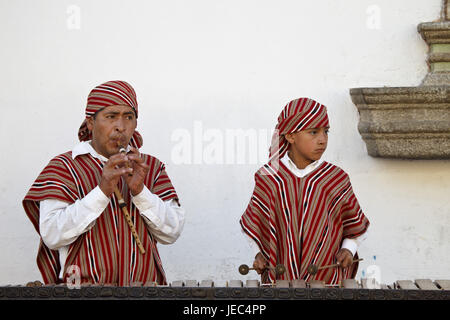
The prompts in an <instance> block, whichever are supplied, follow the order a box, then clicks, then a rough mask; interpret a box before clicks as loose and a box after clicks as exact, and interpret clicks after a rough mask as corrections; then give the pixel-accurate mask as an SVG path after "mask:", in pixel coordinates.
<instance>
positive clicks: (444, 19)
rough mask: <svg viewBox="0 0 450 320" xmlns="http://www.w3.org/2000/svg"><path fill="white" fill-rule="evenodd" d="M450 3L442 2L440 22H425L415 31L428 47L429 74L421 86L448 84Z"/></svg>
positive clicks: (449, 73)
mask: <svg viewBox="0 0 450 320" xmlns="http://www.w3.org/2000/svg"><path fill="white" fill-rule="evenodd" d="M449 18H450V1H449V0H443V5H442V12H441V20H440V21H438V22H425V23H421V24H419V25H418V27H417V30H418V31H419V33H420V34H421V36H422V38H423V39H424V40H425V42H426V43H427V44H428V45H429V47H430V51H429V53H428V60H427V62H428V66H429V68H430V69H429V73H428V74H427V76H426V77H425V78H424V80H423V82H422V85H424V86H435V85H448V84H449V83H450V81H449V80H450V20H449Z"/></svg>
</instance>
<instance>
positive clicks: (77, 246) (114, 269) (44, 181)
mask: <svg viewBox="0 0 450 320" xmlns="http://www.w3.org/2000/svg"><path fill="white" fill-rule="evenodd" d="M142 156H143V158H144V160H145V163H146V164H147V165H149V166H150V171H149V174H148V176H147V177H146V179H145V181H144V183H145V185H146V186H147V187H148V189H149V190H150V191H151V192H152V193H154V194H156V195H158V196H159V197H160V198H161V199H162V200H163V201H167V200H170V199H177V201H178V197H177V194H176V192H175V189H174V187H173V186H172V183H171V181H170V179H169V177H168V175H167V173H166V171H165V166H164V164H163V163H161V162H160V161H159V160H158V159H156V158H154V157H152V156H150V155H145V154H142ZM102 168H103V164H102V162H101V161H100V160H98V159H96V158H94V157H92V156H91V155H90V154H84V155H80V156H77V157H76V158H75V159H72V153H71V151H69V152H66V153H64V154H61V155H59V156H57V157H55V158H53V159H52V160H51V161H50V162H49V164H48V165H47V166H46V167H45V168H44V169H43V171H42V172H41V173H40V175H39V176H38V178H37V179H36V181H35V182H34V183H33V185H32V187H31V188H30V190H29V191H28V193H27V195H26V196H25V198H24V200H23V207H24V209H25V212H26V214H27V216H28V217H29V219H30V220H31V222H32V223H33V225H34V227H35V229H36V231H37V232H38V233H39V202H40V201H42V200H44V199H57V200H61V201H65V202H67V203H69V204H70V203H74V202H75V201H76V200H78V199H82V198H83V197H84V196H85V195H87V194H88V193H89V192H90V191H91V190H92V189H93V188H95V187H96V186H97V185H98V184H99V182H100V179H101V173H102ZM119 190H121V192H122V195H123V198H124V200H125V201H126V203H127V205H128V211H129V213H130V215H131V217H132V220H133V222H134V224H135V226H136V231H137V233H138V234H139V236H140V238H141V241H142V244H143V246H144V248H145V250H146V253H145V254H141V253H140V252H139V250H138V247H137V244H136V242H135V240H134V238H133V236H132V234H131V231H130V228H129V227H128V225H127V223H126V220H125V217H124V215H123V213H122V211H121V209H120V208H119V205H118V200H117V198H116V196H115V195H114V194H113V195H112V196H111V198H110V203H109V205H108V207H107V208H106V209H105V211H104V212H103V213H102V214H101V215H100V217H99V218H97V220H96V221H95V225H94V226H93V227H92V228H91V229H90V230H89V231H87V232H85V233H83V234H82V235H80V236H79V237H78V239H77V240H76V241H75V242H73V243H72V244H71V245H70V248H69V252H68V256H67V259H66V263H65V269H66V270H67V268H68V267H69V266H71V265H77V266H79V267H80V269H81V282H82V283H102V284H105V283H107V284H116V285H120V286H126V285H129V284H130V283H133V282H142V283H146V282H157V283H159V284H165V283H166V278H165V273H164V270H163V267H162V263H161V259H160V256H159V253H158V249H157V242H156V240H155V239H154V238H153V237H152V234H151V233H150V231H149V230H148V228H147V225H146V223H145V221H144V220H143V218H142V217H141V215H140V213H139V210H138V209H137V208H136V207H135V206H134V204H133V203H132V201H131V194H130V192H129V190H128V188H127V185H126V183H124V182H123V180H121V181H120V183H119ZM37 265H38V267H39V270H40V272H41V274H42V277H43V280H44V282H45V283H46V284H48V283H58V275H59V272H60V269H61V266H60V264H59V255H58V251H57V250H50V249H49V248H47V247H46V246H45V244H44V243H43V241H42V239H41V241H40V245H39V251H38V255H37ZM68 276H70V275H69V274H65V278H64V279H63V281H66V279H67V277H68Z"/></svg>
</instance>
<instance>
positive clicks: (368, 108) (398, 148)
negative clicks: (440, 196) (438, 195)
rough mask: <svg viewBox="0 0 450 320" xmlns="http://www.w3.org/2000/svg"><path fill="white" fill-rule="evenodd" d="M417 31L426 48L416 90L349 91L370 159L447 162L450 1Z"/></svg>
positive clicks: (449, 152) (449, 149) (449, 139)
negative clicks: (422, 75)
mask: <svg viewBox="0 0 450 320" xmlns="http://www.w3.org/2000/svg"><path fill="white" fill-rule="evenodd" d="M417 29H418V32H419V33H420V34H421V35H422V38H423V39H424V40H425V42H426V43H427V44H428V45H429V47H430V50H429V54H428V58H427V63H428V65H429V72H428V74H427V75H426V76H425V78H424V79H423V81H422V83H421V85H420V86H418V87H396V88H389V87H381V86H380V87H379V88H353V89H350V95H351V98H352V101H353V103H354V104H355V105H356V107H357V108H358V112H359V116H360V121H359V123H358V131H359V133H360V134H361V137H362V139H363V140H364V142H365V143H366V146H367V152H368V154H369V155H370V156H373V157H384V158H398V159H450V0H443V2H442V12H441V17H440V20H439V21H437V22H426V23H421V24H419V25H418V27H417Z"/></svg>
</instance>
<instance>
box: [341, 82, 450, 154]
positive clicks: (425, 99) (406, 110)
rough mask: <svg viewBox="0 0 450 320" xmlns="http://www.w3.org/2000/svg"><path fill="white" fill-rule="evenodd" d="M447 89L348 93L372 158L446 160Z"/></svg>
mask: <svg viewBox="0 0 450 320" xmlns="http://www.w3.org/2000/svg"><path fill="white" fill-rule="evenodd" d="M449 88H450V87H448V86H428V87H398V88H355V89H350V95H351V98H352V101H353V103H354V104H355V105H356V107H357V108H358V111H359V114H360V122H359V124H358V130H359V132H360V134H361V136H362V138H363V140H364V141H365V142H366V145H367V151H368V153H369V155H371V156H373V157H386V158H399V159H450V89H449Z"/></svg>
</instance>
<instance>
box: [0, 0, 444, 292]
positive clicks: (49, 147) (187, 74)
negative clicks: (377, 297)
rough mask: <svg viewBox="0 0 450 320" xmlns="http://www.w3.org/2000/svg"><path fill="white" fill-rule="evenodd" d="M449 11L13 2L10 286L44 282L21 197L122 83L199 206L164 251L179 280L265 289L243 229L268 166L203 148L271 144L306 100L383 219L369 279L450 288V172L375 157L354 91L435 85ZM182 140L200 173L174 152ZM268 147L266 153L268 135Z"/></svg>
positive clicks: (383, 1)
mask: <svg viewBox="0 0 450 320" xmlns="http://www.w3.org/2000/svg"><path fill="white" fill-rule="evenodd" d="M440 6H441V0H397V1H390V0H370V1H369V0H345V1H344V0H320V1H286V0H282V1H261V0H258V1H256V0H252V1H242V0H239V1H237V0H228V1H218V0H191V1H181V0H178V1H176V0H167V1H136V0H134V1H118V0H114V1H111V0H108V1H106V0H95V1H88V0H70V1H67V0H64V1H62V0H53V1H51V0H39V1H32V0H28V1H25V0H19V1H16V0H15V1H12V0H11V1H8V0H0V45H1V50H0V70H1V76H0V107H1V109H0V110H1V117H0V130H1V137H2V138H1V139H0V148H1V150H3V152H2V154H1V166H0V177H1V180H0V203H1V204H2V205H1V206H0V263H1V264H0V284H24V283H26V282H27V281H30V280H37V279H40V274H39V272H38V270H37V267H36V264H35V256H36V252H37V247H38V236H37V234H36V232H35V231H34V229H33V227H32V225H31V223H30V222H29V221H28V219H27V217H26V215H25V213H24V211H23V208H22V206H21V200H22V198H23V197H24V195H25V193H26V191H27V189H28V188H29V187H30V185H31V183H32V182H33V180H34V179H35V178H36V176H37V175H38V173H39V172H40V170H41V169H42V168H43V167H44V166H45V165H46V164H47V162H48V161H49V159H50V158H52V157H53V156H55V155H56V154H59V153H62V152H65V151H67V150H69V149H70V148H71V147H72V146H73V145H74V144H75V143H76V142H77V131H78V127H79V125H80V123H81V121H82V120H83V116H84V106H85V102H86V97H87V94H88V93H89V91H90V89H92V88H93V87H94V86H95V85H98V84H100V83H102V82H104V81H108V80H113V79H122V80H126V81H128V82H130V83H131V84H132V85H133V86H134V87H135V89H136V91H137V94H138V101H139V104H140V118H139V122H138V127H139V130H140V132H141V133H142V135H143V137H144V147H143V149H142V150H143V151H144V152H147V153H150V154H153V155H155V156H157V157H158V158H159V159H161V160H162V161H164V162H165V163H166V164H167V170H168V173H169V175H170V177H171V179H172V181H173V183H174V185H175V187H176V189H177V192H178V194H179V196H180V198H181V202H182V205H183V206H184V207H185V208H186V212H187V221H186V226H185V230H184V232H183V234H182V236H181V237H180V238H179V240H178V241H177V242H176V243H175V244H173V245H170V246H161V245H160V247H159V248H160V253H161V256H162V259H163V263H164V266H165V269H166V272H167V276H168V279H169V281H173V280H179V279H197V280H203V279H213V280H215V281H217V282H220V281H225V280H231V279H243V280H244V279H247V278H256V274H250V275H249V276H247V277H242V276H241V275H239V273H238V272H237V267H238V266H239V265H240V264H241V263H247V264H251V263H252V257H251V255H250V252H249V249H248V247H247V244H246V243H245V241H244V240H243V238H242V237H241V234H240V230H239V225H238V220H239V218H240V215H241V214H242V212H243V211H244V210H245V208H246V206H247V203H248V201H249V198H250V195H251V192H252V190H253V183H254V182H253V174H254V171H255V170H256V169H257V168H258V167H259V165H260V164H262V163H263V162H264V161H265V160H266V159H262V158H260V159H258V160H259V161H258V163H255V162H254V161H253V162H252V161H250V158H248V157H247V158H246V160H245V161H244V163H243V164H242V163H236V162H237V161H234V163H231V164H229V163H226V162H222V163H219V164H217V163H212V164H211V163H208V161H209V160H211V159H209V158H207V157H202V153H201V152H202V150H201V149H199V148H203V151H205V149H206V150H208V149H207V148H208V146H209V147H210V148H211V147H214V146H216V147H217V146H218V144H217V143H218V141H219V138H221V137H222V138H224V139H225V138H226V132H229V131H227V130H237V129H242V130H248V131H247V132H250V133H256V132H257V133H258V134H259V133H260V132H261V133H268V132H269V133H270V130H272V129H273V127H274V126H275V123H276V117H277V116H278V114H279V112H280V111H281V109H282V108H283V107H284V105H285V104H286V103H287V102H288V101H290V100H291V99H294V98H298V97H301V96H309V97H312V98H315V99H317V100H318V101H320V102H322V103H324V104H325V105H327V106H328V110H329V116H330V119H331V126H332V129H331V132H330V141H329V149H328V150H327V151H326V153H325V155H324V158H325V159H326V160H328V161H331V162H333V163H335V164H337V165H339V166H341V167H342V168H344V169H345V170H346V171H347V172H348V173H349V174H350V177H351V180H352V183H353V186H354V190H355V192H356V195H357V197H358V198H359V201H360V204H361V206H362V207H363V209H364V211H365V213H366V215H367V216H368V217H369V219H370V220H371V223H372V225H371V230H370V237H369V239H367V241H366V242H365V243H364V244H363V245H362V247H361V248H360V256H362V257H363V258H364V259H365V261H364V262H363V263H361V267H360V272H359V276H358V277H360V276H361V273H362V271H363V270H365V268H367V267H368V266H369V265H370V264H372V262H371V259H372V257H373V256H376V264H377V265H378V266H379V268H380V270H381V278H382V279H381V280H382V282H383V283H392V282H393V281H395V280H399V279H416V278H431V279H439V278H441V279H442V278H446V279H450V271H449V270H450V268H449V267H450V256H449V254H448V253H449V251H450V232H449V226H450V209H449V204H450V200H449V197H448V194H449V189H450V162H449V161H448V160H447V161H401V160H386V159H376V158H371V157H369V156H368V155H367V152H366V147H365V144H364V142H363V141H362V139H361V137H360V135H359V133H358V131H357V124H358V113H357V110H356V107H355V106H354V105H353V104H352V102H351V99H350V95H349V88H353V87H378V86H416V85H418V84H420V82H421V80H422V79H423V77H424V76H425V74H426V73H427V65H426V62H425V61H426V55H427V50H428V48H427V46H426V44H425V43H424V41H423V40H422V39H421V37H420V35H419V34H418V33H417V25H418V24H419V23H421V22H428V21H433V20H435V19H437V18H439V15H440ZM77 10H79V15H77ZM78 18H79V19H78ZM183 129H184V130H187V131H188V133H189V134H190V135H191V138H190V139H191V140H189V141H191V142H192V146H193V149H192V157H191V158H190V159H191V161H190V162H191V163H190V164H189V163H184V164H183V163H182V164H180V163H179V161H178V160H179V159H178V158H177V157H176V155H174V154H173V152H175V151H176V150H177V147H180V143H181V142H180V140H179V139H180V138H179V137H178V136H177V134H178V133H180V132H183V131H182V130H183ZM200 129H201V130H200ZM180 130H181V131H180ZM196 131H198V132H200V135H199V133H198V132H196ZM214 134H215V135H214ZM202 135H204V136H202ZM259 138H261V139H262V145H263V146H262V147H258V152H262V153H263V154H264V153H265V150H267V148H268V142H269V139H268V138H267V137H266V142H265V143H264V135H263V134H261V135H259ZM208 139H212V140H208ZM184 141H185V142H186V141H187V140H184ZM194 145H195V147H194ZM249 148H250V147H249ZM219 149H220V150H222V151H223V152H224V154H225V155H226V154H228V156H233V155H234V154H233V153H232V151H231V150H230V149H229V148H226V147H223V148H219ZM220 150H219V151H220ZM261 150H262V151H261ZM198 156H200V157H199V158H195V157H198Z"/></svg>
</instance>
